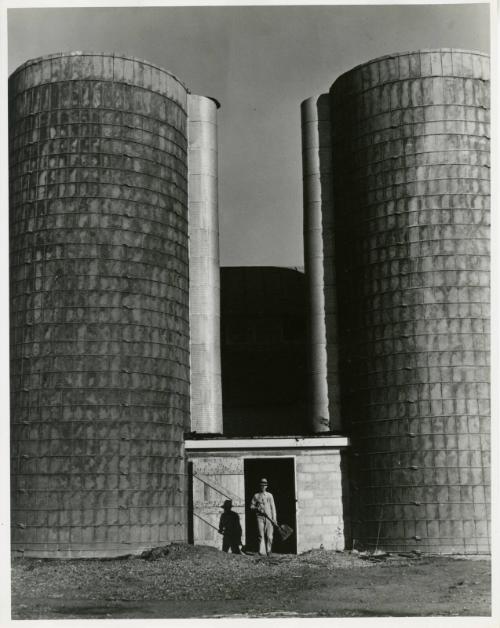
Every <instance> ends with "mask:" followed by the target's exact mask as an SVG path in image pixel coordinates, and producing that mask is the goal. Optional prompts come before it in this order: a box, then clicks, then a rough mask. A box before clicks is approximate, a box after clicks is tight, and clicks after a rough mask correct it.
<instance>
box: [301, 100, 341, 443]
mask: <svg viewBox="0 0 500 628" xmlns="http://www.w3.org/2000/svg"><path fill="white" fill-rule="evenodd" d="M330 118H331V113H330V98H329V95H328V94H322V95H321V96H319V97H313V98H309V99H307V100H305V101H304V102H303V103H302V105H301V119H302V169H303V190H304V266H305V277H306V288H307V304H308V334H309V342H308V379H309V386H308V417H309V425H310V429H311V430H312V431H313V432H322V431H329V430H338V429H340V407H339V404H340V400H339V384H338V355H337V354H338V340H337V320H336V317H337V303H336V300H337V299H336V276H335V263H334V255H335V247H334V225H333V218H334V215H333V185H332V139H331V122H330Z"/></svg>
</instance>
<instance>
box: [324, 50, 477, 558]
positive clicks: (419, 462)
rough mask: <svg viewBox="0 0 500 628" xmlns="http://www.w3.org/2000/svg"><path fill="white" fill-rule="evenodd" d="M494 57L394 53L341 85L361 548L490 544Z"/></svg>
mask: <svg viewBox="0 0 500 628" xmlns="http://www.w3.org/2000/svg"><path fill="white" fill-rule="evenodd" d="M488 62H489V59H488V57H487V55H484V54H481V53H474V52H466V51H459V50H450V49H441V50H430V51H421V52H416V53H405V54H400V55H391V56H386V57H382V58H380V59H376V60H374V61H371V62H369V63H367V64H365V65H362V66H359V67H357V68H355V69H354V70H351V71H350V72H347V73H346V74H344V75H342V76H341V77H340V78H339V79H338V80H337V81H336V82H335V83H334V85H333V86H332V88H331V92H330V93H331V108H332V127H333V135H332V143H333V172H334V182H333V185H334V212H335V224H336V227H335V228H336V243H337V256H336V263H337V275H338V300H339V326H340V338H341V353H340V355H341V357H340V369H341V374H342V377H341V385H342V412H343V420H344V421H345V422H346V424H347V426H348V429H349V431H350V433H351V435H352V442H353V451H352V457H351V464H350V469H351V478H350V479H351V499H352V503H353V504H354V509H353V512H352V518H353V524H354V526H353V538H354V542H355V543H358V545H359V546H360V547H369V548H375V547H377V548H382V549H386V550H396V551H397V550H409V549H415V550H422V551H427V552H439V553H450V552H458V553H488V551H489V538H488V537H489V521H488V519H489V460H488V458H489V441H488V433H489V372H488V364H489V347H488V334H489V329H488V325H489V250H488V246H489V126H488V123H489V91H488V79H489V63H488Z"/></svg>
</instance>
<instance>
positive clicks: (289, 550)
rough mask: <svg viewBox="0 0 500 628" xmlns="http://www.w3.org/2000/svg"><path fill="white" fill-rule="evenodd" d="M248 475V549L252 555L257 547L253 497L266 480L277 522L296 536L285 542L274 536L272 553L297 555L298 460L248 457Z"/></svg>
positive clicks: (246, 518)
mask: <svg viewBox="0 0 500 628" xmlns="http://www.w3.org/2000/svg"><path fill="white" fill-rule="evenodd" d="M244 473H245V506H246V507H245V527H246V538H245V546H246V548H247V549H248V550H249V551H251V552H256V551H257V550H258V548H257V523H256V521H255V515H254V514H253V512H251V511H250V502H251V500H252V496H253V495H254V493H256V492H257V491H258V490H259V481H260V479H261V478H266V479H267V481H268V483H269V485H268V491H269V492H270V493H272V495H273V497H274V503H275V504H276V512H277V515H278V523H286V524H287V525H289V526H291V527H292V528H293V530H294V533H293V534H292V535H291V537H290V538H288V539H287V540H286V541H282V540H281V539H280V538H279V536H278V535H277V534H274V540H273V552H275V553H277V554H296V553H297V520H296V495H295V459H294V458H246V459H245V460H244Z"/></svg>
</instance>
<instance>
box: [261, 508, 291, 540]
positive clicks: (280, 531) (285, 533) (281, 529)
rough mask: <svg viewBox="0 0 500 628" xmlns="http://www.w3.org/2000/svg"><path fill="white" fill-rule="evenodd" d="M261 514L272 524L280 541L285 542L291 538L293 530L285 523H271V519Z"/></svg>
mask: <svg viewBox="0 0 500 628" xmlns="http://www.w3.org/2000/svg"><path fill="white" fill-rule="evenodd" d="M261 514H263V515H264V517H265V518H266V519H269V521H270V522H271V523H272V524H273V528H274V529H275V530H276V533H277V535H278V536H279V537H280V539H281V540H282V541H286V540H287V539H288V538H290V537H291V536H292V534H293V528H291V527H290V526H287V525H286V523H280V524H278V523H276V521H273V520H272V519H271V517H270V516H269V515H268V514H266V513H265V512H263V511H261Z"/></svg>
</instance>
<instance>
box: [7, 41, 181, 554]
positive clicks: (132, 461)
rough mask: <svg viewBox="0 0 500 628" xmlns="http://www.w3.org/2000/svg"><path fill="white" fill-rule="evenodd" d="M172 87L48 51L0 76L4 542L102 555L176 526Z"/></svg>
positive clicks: (171, 535) (176, 209) (135, 65)
mask: <svg viewBox="0 0 500 628" xmlns="http://www.w3.org/2000/svg"><path fill="white" fill-rule="evenodd" d="M186 97H187V95H186V90H185V88H184V87H183V86H182V84H181V83H180V82H179V81H178V80H177V79H176V78H175V77H173V76H172V75H170V74H169V73H168V72H166V71H164V70H162V69H160V68H157V67H155V66H152V65H150V64H149V63H147V62H141V61H139V60H135V59H131V58H124V57H121V56H119V55H106V54H84V53H71V54H55V55H50V56H47V57H43V58H40V59H36V60H34V61H29V62H27V63H26V64H24V65H23V66H21V67H20V68H19V69H18V70H17V71H16V72H15V73H14V74H13V75H12V76H11V78H10V82H9V114H10V118H9V129H10V168H11V189H10V246H11V252H10V256H11V303H12V307H11V338H12V397H11V398H12V424H11V425H12V431H11V432H12V478H13V486H12V543H13V548H14V549H15V550H19V551H22V552H24V554H25V555H38V556H49V557H53V556H109V555H114V554H120V553H124V552H131V551H137V550H139V549H141V548H144V547H150V546H152V545H158V544H162V543H165V542H169V541H179V540H184V539H185V537H186V527H187V525H186V492H185V490H184V460H183V432H184V429H185V428H186V427H187V426H188V424H189V303H188V299H189V297H188V233H187V139H186V137H187V136H186V117H187V116H186V105H187V103H186Z"/></svg>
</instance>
